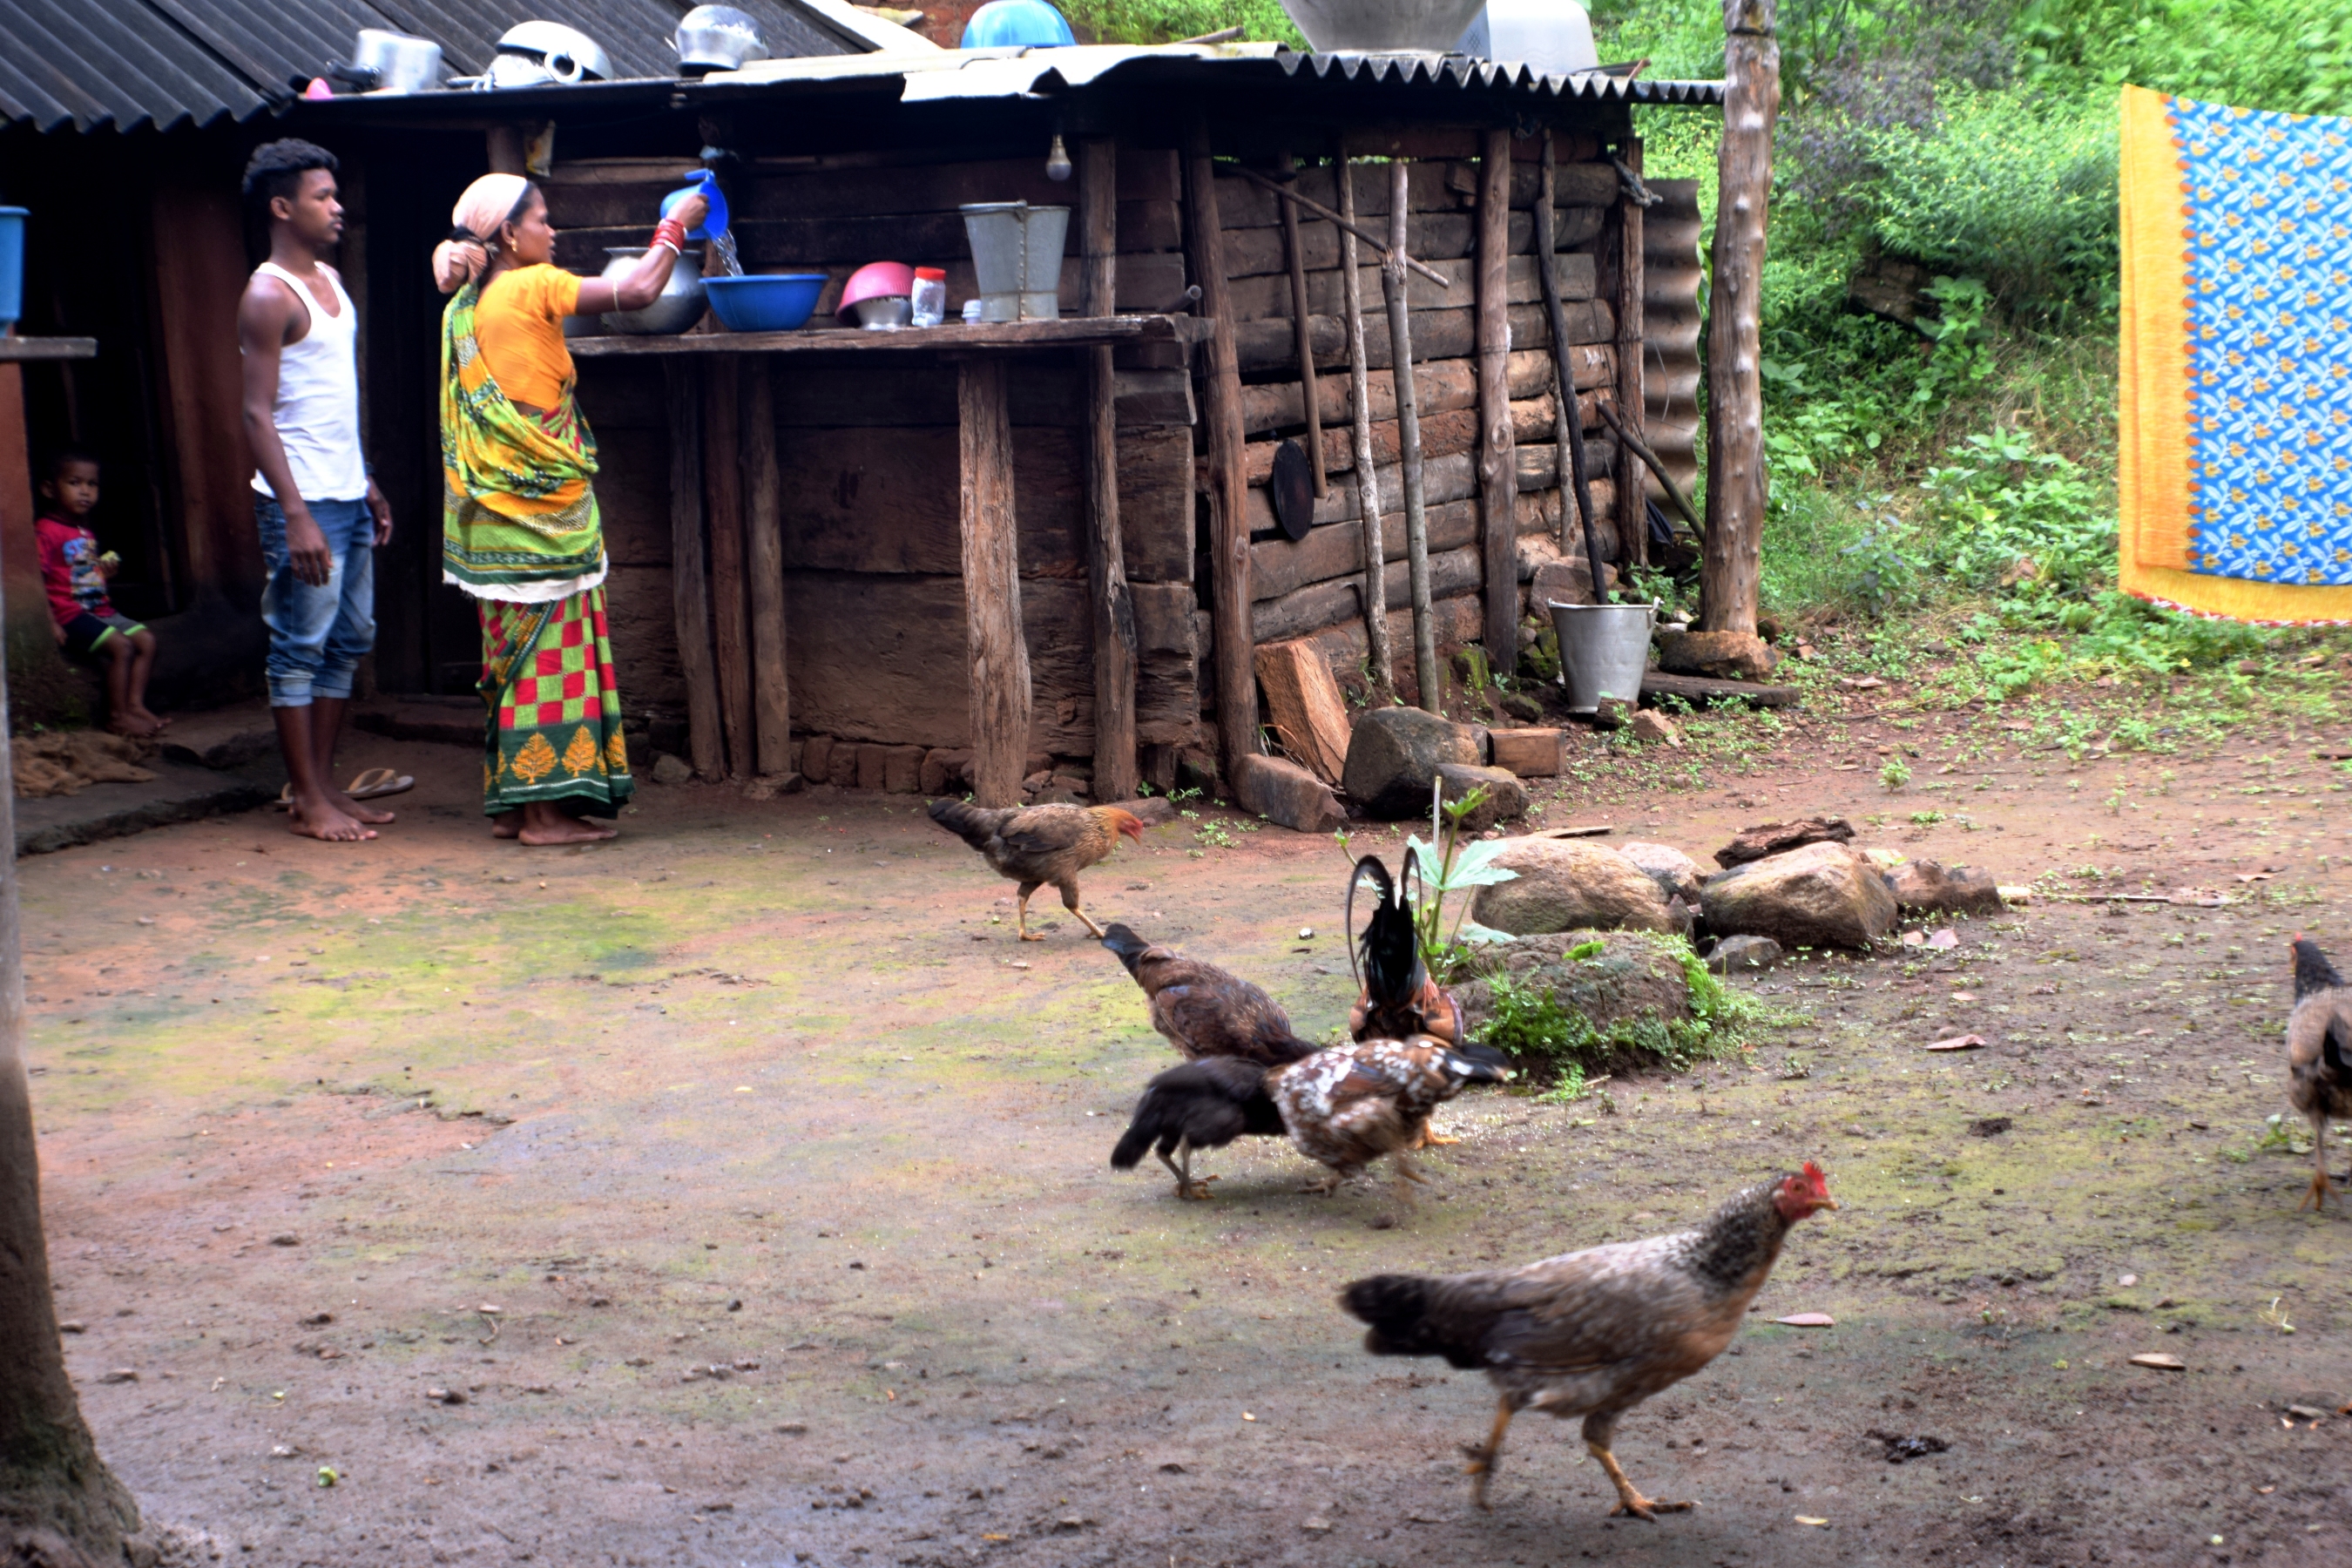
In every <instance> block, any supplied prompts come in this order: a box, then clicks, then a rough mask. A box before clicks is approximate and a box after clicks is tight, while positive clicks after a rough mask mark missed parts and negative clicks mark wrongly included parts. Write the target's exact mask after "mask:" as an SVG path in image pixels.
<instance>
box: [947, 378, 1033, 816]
mask: <svg viewBox="0 0 2352 1568" xmlns="http://www.w3.org/2000/svg"><path fill="white" fill-rule="evenodd" d="M958 369H959V375H958V380H957V386H956V411H957V423H958V427H959V433H960V437H961V456H962V477H963V482H962V510H961V520H960V521H961V532H962V537H963V603H964V647H965V651H966V653H967V654H968V656H969V658H970V659H971V759H972V760H971V785H972V789H971V793H972V798H973V799H974V800H975V801H977V802H978V803H979V804H980V805H986V806H1000V807H1001V806H1008V805H1020V804H1021V770H1022V766H1023V763H1024V762H1025V761H1026V759H1027V757H1028V754H1029V647H1028V644H1027V643H1026V642H1025V641H1024V640H1023V637H1022V632H1021V564H1020V551H1019V537H1018V533H1017V531H1016V529H1015V528H1014V525H1013V421H1012V416H1011V413H1010V411H1009V409H1008V407H1007V405H1006V402H1005V396H1004V362H1003V360H1001V359H968V360H965V361H963V362H962V363H961V365H960V366H959V367H958Z"/></svg>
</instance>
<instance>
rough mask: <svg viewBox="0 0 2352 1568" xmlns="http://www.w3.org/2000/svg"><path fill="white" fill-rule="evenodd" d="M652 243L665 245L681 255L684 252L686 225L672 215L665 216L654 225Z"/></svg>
mask: <svg viewBox="0 0 2352 1568" xmlns="http://www.w3.org/2000/svg"><path fill="white" fill-rule="evenodd" d="M654 243H655V244H656V245H667V246H668V247H670V248H671V249H672V250H674V251H677V253H678V254H679V255H681V256H683V255H684V254H685V253H686V225H684V224H682V223H680V222H678V221H677V219H676V218H674V217H666V218H664V219H662V220H661V222H659V223H657V224H656V225H655V226H654Z"/></svg>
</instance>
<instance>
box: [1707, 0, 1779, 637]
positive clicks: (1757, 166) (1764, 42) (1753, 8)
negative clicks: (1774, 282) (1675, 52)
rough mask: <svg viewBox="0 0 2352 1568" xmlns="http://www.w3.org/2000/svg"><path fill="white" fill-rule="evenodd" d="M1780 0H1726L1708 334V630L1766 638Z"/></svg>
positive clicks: (1724, 3) (1724, 4) (1724, 5)
mask: <svg viewBox="0 0 2352 1568" xmlns="http://www.w3.org/2000/svg"><path fill="white" fill-rule="evenodd" d="M1772 26H1773V17H1772V0H1723V28H1724V35H1725V37H1724V53H1723V78H1724V99H1723V144H1722V147H1721V149H1720V150H1719V152H1718V153H1717V163H1716V168H1717V190H1718V194H1717V198H1716V218H1715V280H1714V289H1713V292H1712V294H1711V295H1710V297H1709V301H1708V320H1707V342H1706V405H1707V413H1706V544H1705V547H1704V551H1703V553H1702V555H1701V557H1700V564H1699V581H1700V584H1701V588H1702V593H1703V595H1704V600H1703V604H1702V606H1701V609H1700V612H1699V629H1700V630H1701V631H1709V632H1736V633H1740V634H1743V635H1745V636H1747V637H1754V636H1755V635H1756V609H1757V596H1758V586H1759V584H1758V578H1759V574H1760V573H1761V570H1762V552H1763V532H1764V501H1765V474H1764V409H1763V405H1764V388H1763V375H1762V369H1761V352H1762V351H1761V327H1762V319H1761V297H1760V296H1761V289H1762V284H1763V274H1764V235H1765V218H1766V210H1765V209H1766V200H1767V198H1768V197H1769V195H1770V192H1771V184H1772V124H1773V121H1774V119H1775V117H1776V116H1777V115H1778V114H1779V112H1780V43H1779V42H1778V41H1777V40H1776V39H1775V38H1774V37H1773V33H1772Z"/></svg>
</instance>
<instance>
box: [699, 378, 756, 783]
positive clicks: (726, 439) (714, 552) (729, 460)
mask: <svg viewBox="0 0 2352 1568" xmlns="http://www.w3.org/2000/svg"><path fill="white" fill-rule="evenodd" d="M742 358H743V356H742V355H740V354H714V355H712V356H711V359H710V363H709V368H708V378H707V380H706V381H705V383H704V392H705V395H704V397H703V402H702V454H703V463H702V500H703V505H704V506H705V507H706V508H707V509H709V516H710V640H711V644H712V647H713V648H714V650H715V651H716V653H717V654H718V670H719V724H720V728H721V731H722V732H723V733H724V734H725V735H726V737H727V773H728V776H729V777H730V778H738V779H747V778H750V777H751V774H752V772H753V765H752V760H751V743H752V735H753V731H754V728H755V727H754V724H753V721H752V718H751V611H750V606H749V605H746V604H745V603H744V597H743V472H742V468H741V440H740V437H741V433H742V427H743V419H742V405H741V402H740V381H741V374H742V363H741V362H742Z"/></svg>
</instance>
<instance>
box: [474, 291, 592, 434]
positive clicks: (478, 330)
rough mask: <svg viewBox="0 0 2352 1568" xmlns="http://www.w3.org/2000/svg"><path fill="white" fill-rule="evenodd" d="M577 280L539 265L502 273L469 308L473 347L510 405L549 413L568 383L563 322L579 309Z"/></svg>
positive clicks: (568, 359) (569, 368) (569, 357)
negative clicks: (477, 346)
mask: <svg viewBox="0 0 2352 1568" xmlns="http://www.w3.org/2000/svg"><path fill="white" fill-rule="evenodd" d="M580 283H581V279H579V278H578V277H576V276H574V275H573V274H572V273H569V272H566V271H564V270H563V268H561V267H552V266H549V265H547V264H545V263H541V265H539V266H536V267H518V268H513V269H512V270H510V271H506V272H501V273H499V275H498V276H497V277H495V278H493V279H490V281H489V283H488V286H487V287H485V288H484V289H482V298H481V302H480V303H479V304H478V305H476V306H475V307H474V341H475V342H476V343H478V344H479V345H480V347H481V351H482V358H483V360H484V362H485V363H488V366H489V370H490V374H491V375H492V376H493V377H494V378H496V380H497V381H498V384H499V390H500V391H501V392H504V393H505V394H506V395H507V401H508V402H509V403H527V404H530V405H531V406H532V407H534V408H541V409H552V408H554V407H555V406H556V405H558V404H561V403H562V401H563V388H564V384H565V383H567V382H569V381H570V380H571V379H572V351H571V350H569V349H567V348H565V347H564V346H563V318H564V317H566V316H569V315H571V314H572V311H573V310H575V309H576V308H577V307H578V306H579V303H580Z"/></svg>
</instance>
